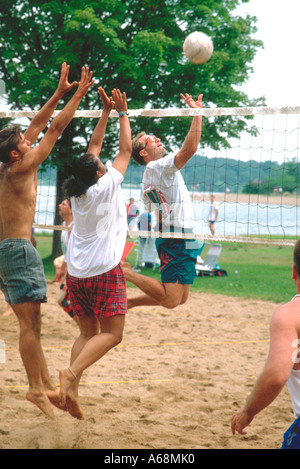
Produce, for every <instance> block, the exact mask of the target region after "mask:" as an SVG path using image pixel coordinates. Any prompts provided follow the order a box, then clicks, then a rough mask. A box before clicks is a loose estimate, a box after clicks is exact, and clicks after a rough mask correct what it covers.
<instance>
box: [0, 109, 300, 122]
mask: <svg viewBox="0 0 300 469" xmlns="http://www.w3.org/2000/svg"><path fill="white" fill-rule="evenodd" d="M59 112H60V111H55V112H54V113H53V115H52V117H55V116H57V114H58V113H59ZM37 113H38V111H32V110H27V111H0V118H12V119H15V118H21V117H29V118H33V117H34V116H35V115H36V114H37ZM101 114H102V111H93V110H92V111H89V110H82V111H76V112H75V114H74V118H79V117H88V118H99V117H101ZM272 114H300V106H286V107H245V108H239V107H238V108H235V107H233V108H213V109H205V108H203V109H178V108H169V109H135V110H129V116H131V117H189V116H204V117H216V116H255V115H272ZM110 116H111V117H119V114H118V113H117V112H116V111H112V112H111V114H110Z"/></svg>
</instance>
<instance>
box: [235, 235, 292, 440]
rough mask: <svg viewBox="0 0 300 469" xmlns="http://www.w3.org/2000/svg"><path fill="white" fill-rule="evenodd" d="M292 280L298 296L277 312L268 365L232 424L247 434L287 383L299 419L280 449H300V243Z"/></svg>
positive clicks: (273, 320)
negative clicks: (251, 424)
mask: <svg viewBox="0 0 300 469" xmlns="http://www.w3.org/2000/svg"><path fill="white" fill-rule="evenodd" d="M292 278H293V280H294V282H295V285H296V291H297V294H296V295H295V296H294V298H292V300H291V301H289V302H288V303H286V304H284V305H283V306H280V307H279V308H278V309H277V310H276V311H275V312H274V314H273V317H272V320H271V325H270V346H269V355H268V358H267V361H266V364H265V366H264V369H263V371H262V373H261V375H260V376H259V377H258V379H257V381H256V383H255V385H254V388H253V390H252V392H251V394H250V396H249V397H248V399H247V401H246V403H245V405H244V407H242V408H241V409H239V410H238V411H236V412H235V414H234V415H233V417H232V422H231V428H232V433H233V434H235V433H236V432H238V433H240V434H241V435H246V433H247V432H246V431H245V428H246V427H247V426H248V425H250V423H251V422H252V420H253V419H254V417H255V416H256V415H257V414H258V413H259V412H261V411H262V410H263V409H265V408H266V407H267V406H269V405H270V404H271V403H272V402H273V401H274V400H275V399H276V397H277V396H278V395H279V393H280V392H281V391H282V389H283V387H284V386H285V384H287V387H288V390H289V392H290V395H291V400H292V406H293V410H294V415H295V418H296V420H295V421H294V423H293V424H292V425H291V426H290V428H289V429H288V430H287V431H286V433H285V435H284V441H283V444H282V448H281V449H300V348H299V345H300V240H298V241H297V243H296V245H295V248H294V263H293V277H292Z"/></svg>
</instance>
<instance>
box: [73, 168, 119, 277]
mask: <svg viewBox="0 0 300 469" xmlns="http://www.w3.org/2000/svg"><path fill="white" fill-rule="evenodd" d="M106 166H107V172H106V173H105V175H104V176H102V177H101V178H100V179H99V180H98V181H97V183H96V184H95V185H93V186H91V187H89V188H88V190H87V192H86V194H85V195H83V196H81V197H72V198H71V204H72V211H73V217H74V226H73V230H72V233H71V236H70V239H69V244H68V252H67V263H68V272H69V274H70V275H72V276H73V277H79V278H87V277H94V276H96V275H100V274H103V273H105V272H108V271H109V270H112V269H113V268H114V267H116V266H117V265H118V264H119V263H120V261H121V258H122V254H123V251H124V246H125V242H126V236H127V216H126V215H127V214H126V206H125V203H124V198H123V194H122V189H121V183H122V181H123V175H122V174H121V173H119V171H117V170H116V169H115V168H114V167H113V166H112V164H111V162H107V164H106Z"/></svg>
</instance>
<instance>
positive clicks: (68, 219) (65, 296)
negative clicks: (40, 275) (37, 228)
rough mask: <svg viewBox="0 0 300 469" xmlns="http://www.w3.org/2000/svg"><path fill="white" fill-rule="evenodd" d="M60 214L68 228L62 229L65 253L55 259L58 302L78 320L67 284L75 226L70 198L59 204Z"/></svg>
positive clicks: (62, 243)
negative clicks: (68, 253)
mask: <svg viewBox="0 0 300 469" xmlns="http://www.w3.org/2000/svg"><path fill="white" fill-rule="evenodd" d="M58 210H59V215H60V216H61V218H62V219H63V223H62V226H63V227H65V228H68V230H62V233H61V245H62V251H63V254H62V255H61V256H60V257H57V258H56V259H54V262H53V263H54V266H55V268H56V275H55V282H57V283H59V289H60V291H59V295H58V299H57V302H58V304H59V305H60V306H61V308H62V309H63V310H64V311H65V312H66V313H67V314H68V316H70V318H72V319H74V321H75V322H77V318H76V316H74V312H73V310H72V306H71V304H70V301H69V292H68V289H67V285H66V276H67V270H68V265H67V250H68V244H69V238H70V235H71V230H72V228H73V224H74V219H73V212H72V207H71V202H70V200H69V199H65V200H63V201H62V202H61V203H60V204H59V206H58Z"/></svg>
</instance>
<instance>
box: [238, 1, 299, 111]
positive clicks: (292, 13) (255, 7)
mask: <svg viewBox="0 0 300 469" xmlns="http://www.w3.org/2000/svg"><path fill="white" fill-rule="evenodd" d="M237 12H238V13H239V14H241V15H242V16H243V13H244V12H247V13H250V14H251V15H252V16H256V17H257V20H258V21H257V28H258V32H257V33H256V35H255V37H257V38H258V39H261V40H262V41H263V43H264V49H260V50H259V52H258V53H257V55H256V58H255V60H254V62H253V66H254V73H253V75H252V76H251V78H250V79H249V82H248V83H247V84H246V85H244V87H243V90H244V91H245V92H246V93H247V94H248V96H249V97H250V98H256V97H259V96H261V95H264V96H265V97H266V98H267V100H266V104H267V106H271V107H281V106H300V29H299V20H300V0H250V1H249V3H247V4H244V5H241V6H240V7H239V8H238V10H237Z"/></svg>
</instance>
